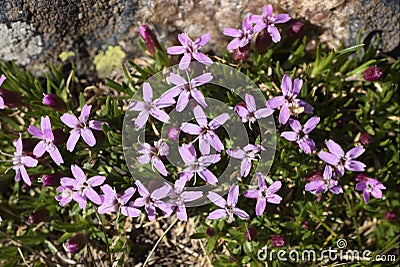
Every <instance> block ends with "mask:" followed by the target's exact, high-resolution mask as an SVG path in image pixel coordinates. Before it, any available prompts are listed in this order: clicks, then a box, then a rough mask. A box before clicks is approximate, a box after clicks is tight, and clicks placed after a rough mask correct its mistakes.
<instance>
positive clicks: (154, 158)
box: [138, 139, 169, 176]
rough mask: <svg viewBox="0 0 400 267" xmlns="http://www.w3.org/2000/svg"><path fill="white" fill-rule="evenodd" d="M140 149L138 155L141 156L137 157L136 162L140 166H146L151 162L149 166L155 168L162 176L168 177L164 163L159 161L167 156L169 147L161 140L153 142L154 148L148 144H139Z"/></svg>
mask: <svg viewBox="0 0 400 267" xmlns="http://www.w3.org/2000/svg"><path fill="white" fill-rule="evenodd" d="M141 146H142V148H141V149H139V150H138V153H140V154H142V155H141V156H139V157H138V161H139V162H140V163H141V164H147V163H149V162H151V166H152V167H154V168H156V169H157V171H159V173H161V174H162V175H164V176H167V175H168V171H167V169H166V168H165V166H164V163H163V162H162V160H161V159H160V157H162V156H167V155H168V154H169V147H168V145H167V143H165V142H164V141H163V140H162V139H160V140H158V141H155V142H154V146H151V145H150V144H148V143H143V144H141Z"/></svg>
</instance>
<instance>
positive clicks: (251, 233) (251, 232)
mask: <svg viewBox="0 0 400 267" xmlns="http://www.w3.org/2000/svg"><path fill="white" fill-rule="evenodd" d="M244 237H245V238H246V240H247V241H249V242H251V241H254V239H255V238H256V229H254V227H251V226H249V227H248V228H247V230H246V232H244Z"/></svg>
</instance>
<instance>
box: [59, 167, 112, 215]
mask: <svg viewBox="0 0 400 267" xmlns="http://www.w3.org/2000/svg"><path fill="white" fill-rule="evenodd" d="M71 171H72V175H73V176H74V178H69V177H64V178H61V186H62V187H64V188H70V189H71V190H72V191H73V192H72V199H73V200H75V201H76V202H78V203H79V207H80V208H81V209H85V208H86V201H87V200H86V199H87V198H88V199H90V200H91V201H92V202H93V203H95V204H98V205H100V204H101V198H100V196H99V194H98V193H97V192H96V191H95V190H94V189H93V187H96V186H100V185H102V184H103V183H104V181H105V180H106V177H104V176H93V177H92V178H89V179H87V177H86V175H85V173H84V172H83V171H82V169H81V168H79V167H78V166H77V165H72V166H71ZM57 191H58V190H57ZM60 204H61V203H60Z"/></svg>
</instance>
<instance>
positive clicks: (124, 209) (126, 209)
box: [121, 206, 141, 217]
mask: <svg viewBox="0 0 400 267" xmlns="http://www.w3.org/2000/svg"><path fill="white" fill-rule="evenodd" d="M121 213H122V214H123V215H125V216H127V217H139V216H140V213H141V212H140V210H138V209H137V208H134V207H131V206H121Z"/></svg>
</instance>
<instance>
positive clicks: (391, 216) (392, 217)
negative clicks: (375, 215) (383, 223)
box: [385, 210, 398, 222]
mask: <svg viewBox="0 0 400 267" xmlns="http://www.w3.org/2000/svg"><path fill="white" fill-rule="evenodd" d="M385 218H386V220H388V221H389V222H396V221H397V220H398V215H397V212H395V211H394V210H388V211H386V212H385Z"/></svg>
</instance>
